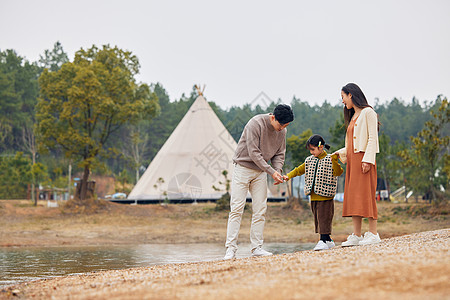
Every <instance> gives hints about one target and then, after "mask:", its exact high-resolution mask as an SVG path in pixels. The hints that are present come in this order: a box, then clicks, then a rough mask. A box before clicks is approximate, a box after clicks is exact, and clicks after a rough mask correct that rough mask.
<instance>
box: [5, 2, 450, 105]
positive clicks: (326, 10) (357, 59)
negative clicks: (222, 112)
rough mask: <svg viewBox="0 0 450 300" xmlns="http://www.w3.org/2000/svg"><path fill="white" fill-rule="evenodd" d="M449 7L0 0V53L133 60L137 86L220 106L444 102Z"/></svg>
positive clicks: (449, 65) (449, 89)
mask: <svg viewBox="0 0 450 300" xmlns="http://www.w3.org/2000/svg"><path fill="white" fill-rule="evenodd" d="M449 16H450V1H447V0H427V1H422V0H421V1H417V0H396V1H392V0H378V1H366V0H354V1H353V0H352V1H350V0H342V1H335V0H322V1H303V0H296V1H283V0H279V1H265V0H260V1H253V0H249V1H243V0H240V1H235V0H229V1H212V0H210V1H206V0H205V1H200V0H194V1H170V0H167V1H151V0H149V1H144V0H142V1H139V0H127V1H123V0H121V1H119V0H88V1H86V0H77V1H72V0H39V1H36V0H0V50H1V51H4V50H6V49H14V50H15V51H16V52H17V53H18V54H19V55H20V56H23V57H25V58H26V59H28V60H29V61H37V60H38V59H39V56H40V55H42V54H43V53H44V51H45V50H46V49H52V48H53V45H54V43H55V42H56V41H60V42H61V44H62V46H63V48H64V50H65V52H67V53H68V55H69V59H70V60H72V59H73V56H74V53H75V52H76V51H78V50H79V49H81V48H84V49H87V48H90V47H92V45H97V46H101V45H104V44H109V45H111V46H116V45H117V46H118V47H119V48H121V49H124V50H129V51H131V52H132V53H133V54H135V55H136V56H137V57H138V58H139V61H140V64H141V69H140V74H139V75H138V76H137V80H138V81H140V82H144V83H148V84H152V83H157V82H159V83H160V84H162V86H163V87H164V88H165V89H166V90H167V92H168V94H169V96H170V99H171V100H175V99H179V98H180V97H181V95H182V94H183V93H185V94H186V95H189V94H190V91H191V89H192V87H193V85H194V84H200V85H202V86H203V85H205V86H206V88H205V92H204V95H205V97H206V98H207V99H208V100H209V101H214V102H215V103H216V104H218V105H219V106H220V107H222V108H225V109H226V108H229V107H231V106H242V105H243V104H247V103H250V104H252V103H256V102H258V101H260V100H259V97H258V95H260V94H261V93H262V92H263V93H264V94H265V95H267V97H268V98H269V99H268V100H278V99H281V100H282V102H285V103H290V102H291V100H292V98H293V97H294V96H295V97H296V98H298V99H300V100H301V101H305V102H308V103H309V104H310V105H316V104H317V105H321V104H322V103H323V102H324V101H325V100H326V101H328V102H329V103H331V104H332V105H336V104H339V103H341V100H340V97H341V96H340V90H341V88H342V86H344V85H345V84H347V83H348V82H354V83H357V84H358V85H359V86H360V87H361V89H362V90H363V92H364V93H365V95H366V98H367V99H368V101H369V104H373V105H374V104H375V101H376V100H375V99H378V101H380V102H381V103H385V102H387V101H391V100H392V99H393V98H394V97H396V98H399V99H401V100H403V101H405V102H411V100H412V98H413V97H416V98H417V99H418V100H419V101H420V103H423V102H424V101H428V102H430V101H434V100H435V99H436V97H437V96H438V95H439V94H443V95H444V96H447V97H450V17H449Z"/></svg>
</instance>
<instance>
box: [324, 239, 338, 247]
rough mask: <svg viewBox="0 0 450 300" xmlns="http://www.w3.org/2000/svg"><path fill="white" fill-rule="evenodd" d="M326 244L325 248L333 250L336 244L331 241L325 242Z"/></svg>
mask: <svg viewBox="0 0 450 300" xmlns="http://www.w3.org/2000/svg"><path fill="white" fill-rule="evenodd" d="M326 244H327V246H328V249H331V248H333V247H334V246H336V244H335V243H334V241H333V240H331V241H327V242H326Z"/></svg>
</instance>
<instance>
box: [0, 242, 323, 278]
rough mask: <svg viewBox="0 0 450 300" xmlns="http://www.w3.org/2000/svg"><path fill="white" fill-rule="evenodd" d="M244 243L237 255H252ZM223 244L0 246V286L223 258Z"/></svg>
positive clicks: (276, 247) (281, 246)
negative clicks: (71, 275)
mask: <svg viewBox="0 0 450 300" xmlns="http://www.w3.org/2000/svg"><path fill="white" fill-rule="evenodd" d="M314 245H315V244H287V243H266V244H264V249H266V250H268V251H270V252H272V253H274V254H280V253H293V252H297V251H302V250H310V249H313V248H314ZM250 249H251V247H250V245H249V244H240V245H239V250H238V252H237V253H236V257H237V258H243V257H249V256H250V255H251V253H250ZM224 255H225V248H224V246H223V244H170V245H168V244H148V245H126V246H101V247H99V246H91V247H39V248H38V247H36V248H34V247H33V248H29V247H26V248H0V287H3V286H7V285H12V284H15V283H18V282H23V281H31V280H37V279H42V278H50V277H56V276H64V275H70V274H81V273H88V272H94V271H104V270H117V269H127V268H133V267H147V266H152V265H162V264H172V263H185V262H199V261H213V260H221V259H222V258H223V256H224Z"/></svg>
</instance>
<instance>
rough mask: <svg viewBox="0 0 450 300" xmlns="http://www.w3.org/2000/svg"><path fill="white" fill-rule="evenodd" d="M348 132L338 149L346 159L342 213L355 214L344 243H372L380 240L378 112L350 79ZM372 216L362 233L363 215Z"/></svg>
mask: <svg viewBox="0 0 450 300" xmlns="http://www.w3.org/2000/svg"><path fill="white" fill-rule="evenodd" d="M341 96H342V103H344V105H345V106H344V119H345V126H346V128H347V133H346V136H345V148H342V149H340V150H338V151H336V154H338V155H339V158H340V160H341V161H342V162H343V163H347V170H346V175H345V190H344V208H343V212H342V216H343V217H352V221H353V233H352V234H351V235H350V236H349V237H348V238H347V241H345V242H343V243H342V246H344V247H347V246H357V245H369V244H376V243H379V242H381V240H380V236H379V234H378V232H377V219H378V211H377V203H376V199H375V193H376V187H377V167H376V163H375V156H376V153H379V147H378V117H377V113H376V112H375V111H374V110H373V108H372V107H371V106H370V105H369V104H368V103H367V99H366V97H365V96H364V93H363V92H362V91H361V89H360V88H359V87H358V86H357V85H356V84H354V83H349V84H347V85H346V86H344V87H343V88H342V90H341ZM363 218H368V219H369V231H368V232H366V233H365V234H364V237H363V236H362V235H361V225H362V219H363Z"/></svg>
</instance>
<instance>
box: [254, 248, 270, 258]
mask: <svg viewBox="0 0 450 300" xmlns="http://www.w3.org/2000/svg"><path fill="white" fill-rule="evenodd" d="M269 255H272V253H270V252H269V251H266V250H264V249H263V248H261V247H258V248H256V249H255V250H253V251H252V256H269Z"/></svg>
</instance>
